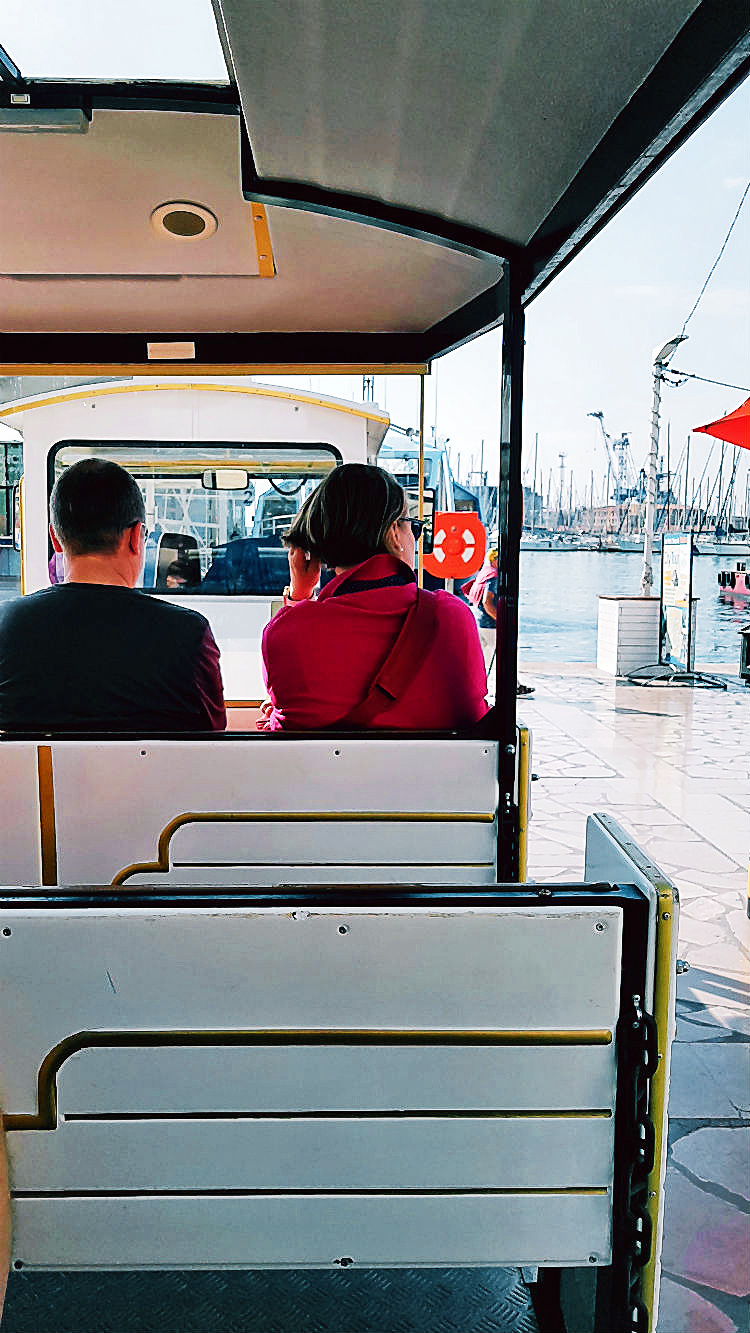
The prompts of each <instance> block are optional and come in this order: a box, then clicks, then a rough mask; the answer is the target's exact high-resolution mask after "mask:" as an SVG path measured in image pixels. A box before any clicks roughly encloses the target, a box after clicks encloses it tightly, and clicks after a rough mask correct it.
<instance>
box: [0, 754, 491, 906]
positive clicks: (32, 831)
mask: <svg viewBox="0 0 750 1333" xmlns="http://www.w3.org/2000/svg"><path fill="white" fill-rule="evenodd" d="M6 757H7V759H9V760H10V766H9V767H6V763H5V761H6ZM0 760H2V761H3V766H2V767H3V771H4V772H5V773H6V777H5V781H4V784H3V785H0V802H1V803H2V812H1V813H2V818H3V823H4V824H6V825H8V826H11V827H12V829H13V835H12V841H11V843H10V844H9V848H10V850H9V855H8V860H7V862H5V861H4V862H3V864H2V865H1V866H0V882H3V883H6V884H13V883H18V884H28V883H31V884H34V883H39V882H44V883H48V884H55V883H61V884H95V883H98V884H101V883H110V882H113V881H114V882H118V883H120V882H122V883H128V884H130V885H135V884H143V883H152V884H158V885H159V886H164V887H172V886H183V887H184V886H195V885H200V886H216V885H220V884H221V883H222V882H227V876H228V875H229V876H230V880H231V882H232V883H233V884H235V885H238V886H248V887H252V886H259V887H262V886H273V885H279V884H288V883H299V884H316V883H332V882H337V883H383V884H392V883H408V882H415V883H424V884H430V885H437V884H448V885H450V884H465V883H478V882H484V883H494V882H495V864H496V837H497V832H496V828H497V825H496V811H497V745H496V743H495V742H491V741H478V740H459V739H456V738H446V739H437V740H426V739H425V740H416V739H415V740H411V739H409V738H408V737H403V738H398V739H388V740H385V739H379V738H376V737H366V738H363V739H361V740H360V739H349V738H342V739H340V740H337V739H335V738H334V739H322V738H320V739H319V738H315V737H304V738H299V739H297V738H286V737H284V738H282V737H275V736H267V737H265V736H257V737H250V738H244V737H241V736H237V737H234V736H227V737H224V738H220V739H216V738H211V737H207V738H205V739H201V740H163V741H158V740H144V741H137V740H135V741H133V740H121V741H119V740H113V741H94V740H90V741H89V740H86V741H52V742H49V743H47V744H43V743H41V744H36V743H35V742H32V741H25V742H24V741H19V742H4V743H3V745H2V746H1V747H0ZM37 770H39V773H40V774H42V779H43V780H42V781H41V783H38V781H37ZM40 847H41V848H42V849H43V851H42V853H40V850H39V849H40ZM40 877H41V878H40Z"/></svg>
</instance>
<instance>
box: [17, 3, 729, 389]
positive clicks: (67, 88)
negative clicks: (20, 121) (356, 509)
mask: <svg viewBox="0 0 750 1333" xmlns="http://www.w3.org/2000/svg"><path fill="white" fill-rule="evenodd" d="M748 74H750V26H749V24H748V9H747V5H746V0H701V3H700V4H699V5H698V8H697V9H696V10H695V12H694V13H693V15H692V16H691V18H690V19H689V20H688V22H687V23H686V24H685V25H684V27H683V28H682V30H681V31H680V32H679V33H678V35H677V37H676V38H675V40H674V41H673V43H672V44H671V46H670V47H669V49H668V50H667V51H666V52H665V54H664V56H663V57H662V59H661V60H660V61H659V62H658V64H657V65H656V66H655V68H654V69H653V70H652V72H651V74H650V75H649V76H648V78H647V79H646V80H645V81H644V83H643V84H642V85H641V87H640V88H639V89H638V90H637V91H636V93H635V94H634V96H633V97H632V98H631V100H630V102H629V103H628V104H627V106H626V107H625V108H624V109H623V111H622V112H621V113H620V115H619V116H618V117H617V119H616V120H615V122H614V123H613V125H612V126H611V127H610V129H609V130H608V132H607V133H606V135H605V136H604V138H603V139H602V140H601V142H600V143H599V144H598V146H597V148H596V149H595V150H594V152H593V153H592V154H591V156H590V157H589V159H588V160H587V161H586V162H585V163H584V165H583V166H582V168H581V170H580V171H579V172H578V174H577V175H576V177H575V179H574V180H573V181H572V182H571V184H570V186H569V187H568V189H567V190H566V191H565V193H564V194H563V195H562V197H561V198H560V199H559V200H558V202H557V204H556V205H555V207H554V208H553V210H552V211H551V213H550V214H549V215H548V216H547V218H546V219H545V220H544V222H543V223H542V224H541V226H540V227H539V228H538V230H537V232H536V233H535V234H534V236H532V237H531V239H530V240H529V242H528V244H527V245H525V246H519V245H517V244H514V243H513V242H511V241H509V240H508V239H507V238H504V237H501V236H497V235H494V234H492V233H489V232H486V231H483V230H482V229H479V228H474V227H470V226H466V225H464V224H461V223H456V222H453V221H451V220H450V219H447V218H442V217H437V216H435V215H433V214H425V213H421V212H420V211H419V210H417V209H409V208H401V207H396V206H394V205H390V204H388V203H385V202H383V201H382V200H377V199H372V198H368V197H363V196H359V195H352V194H343V193H338V192H336V191H332V190H327V189H321V188H319V187H317V186H314V185H309V184H303V183H300V182H295V181H285V180H271V179H267V178H263V177H261V176H259V175H258V172H257V169H256V166H255V161H254V158H253V153H252V144H251V140H250V139H249V137H248V134H247V132H246V130H245V127H244V124H242V118H241V110H240V98H239V93H238V90H237V88H236V87H234V86H233V85H232V84H227V85H211V84H185V83H181V84H178V83H171V82H163V83H161V82H154V81H151V82H139V81H133V82H113V83H72V82H64V81H45V80H25V79H24V78H23V75H22V74H21V72H20V70H19V69H18V68H17V66H16V65H15V64H14V62H13V60H12V58H11V57H10V56H9V55H8V54H7V53H6V52H5V51H3V50H2V48H0V107H3V106H10V105H12V102H11V99H14V101H15V99H16V98H17V97H18V94H19V92H22V93H23V94H27V95H28V96H29V99H30V105H32V106H35V107H40V108H41V107H62V106H75V107H80V108H81V109H82V110H84V112H86V113H87V114H89V115H90V114H91V113H92V112H93V111H94V110H96V109H97V108H100V109H118V110H119V109H127V108H132V109H134V110H135V109H141V110H164V111H172V112H175V111H184V112H207V113H208V112H210V113H212V114H223V115H237V116H239V117H240V122H241V155H242V163H241V165H242V186H243V193H244V195H245V197H246V198H247V199H248V200H253V201H256V202H261V203H265V204H269V205H273V206H287V207H293V208H303V209H307V210H308V211H315V212H320V213H323V214H327V215H329V216H333V217H339V218H341V217H344V218H351V219H357V220H359V221H361V222H364V223H366V224H367V225H370V226H379V227H383V228H386V229H389V230H394V231H398V232H401V233H404V234H407V235H412V236H417V237H420V238H421V239H424V240H429V241H431V242H435V243H437V244H441V245H445V246H448V247H450V248H453V249H456V250H461V251H463V252H465V253H470V254H475V255H479V256H483V257H491V258H494V259H496V260H497V259H503V260H508V261H510V264H512V265H513V267H514V269H515V272H516V274H520V275H521V288H522V301H523V304H524V305H526V304H528V302H529V301H530V300H531V299H532V298H533V297H534V296H535V295H537V294H538V293H539V292H540V291H541V290H543V288H544V287H545V286H546V285H547V284H548V283H549V282H550V281H551V280H552V278H553V277H555V276H556V274H557V273H559V272H560V271H561V270H562V268H564V267H565V265H567V264H568V263H569V262H570V260H571V259H572V258H573V257H574V256H575V255H576V254H577V253H578V252H579V251H580V250H581V249H582V248H583V246H584V245H585V244H586V243H587V242H588V241H589V240H590V239H591V238H592V237H593V236H594V235H595V234H596V233H597V232H598V231H600V230H601V229H602V227H604V226H605V225H606V223H607V222H608V221H609V220H610V219H611V218H612V217H613V216H614V215H615V213H616V212H618V211H619V209H620V208H622V207H623V206H624V204H625V203H627V201H628V200H629V199H630V198H631V197H632V195H633V194H634V193H635V192H636V190H637V189H639V188H640V186H641V185H642V184H643V183H644V182H645V181H646V180H647V179H648V178H649V177H650V176H651V175H653V173H654V172H655V171H656V170H657V169H658V168H659V167H660V166H661V165H662V163H663V162H664V161H665V160H666V159H667V157H669V156H670V155H671V153H672V152H674V151H675V149H676V148H678V147H679V146H680V144H681V143H683V142H684V141H685V140H686V139H687V138H688V137H689V135H690V134H691V133H692V132H693V131H694V130H695V129H696V128H697V126H698V125H699V124H700V123H701V122H702V121H703V120H704V119H706V117H707V116H709V115H710V114H711V112H712V111H714V110H715V108H716V107H717V106H718V105H719V104H720V102H721V101H723V99H724V98H725V97H727V96H728V95H729V93H731V92H732V91H733V90H734V88H736V87H737V86H738V85H739V84H740V83H741V82H742V80H743V79H744V78H746V77H747V75H748ZM686 88H688V89H692V92H691V93H690V95H689V97H688V98H687V100H686V98H685V90H686ZM507 270H508V265H506V266H505V271H504V273H503V276H502V277H501V278H500V280H499V282H498V283H497V284H496V285H495V286H493V287H491V288H490V289H488V290H487V291H485V292H484V293H482V294H481V295H480V296H478V297H475V298H474V299H473V300H471V301H469V302H467V304H466V305H464V306H462V307H461V308H459V309H457V310H455V311H453V312H452V313H451V314H450V315H448V316H447V317H446V318H444V319H442V320H441V321H439V322H438V323H437V324H435V325H433V326H432V327H431V328H428V329H426V330H424V331H423V332H421V333H403V332H398V331H393V332H385V333H368V332H367V331H357V330H354V331H351V332H342V333H336V332H328V333H264V332H258V333H251V334H248V333H238V332H233V331H226V332H224V333H211V334H200V333H194V332H191V331H190V330H189V329H176V330H175V331H174V332H173V333H172V334H165V333H158V334H156V333H153V334H151V333H141V334H106V333H97V334H87V333H77V334H75V333H52V334H31V333H29V334H17V333H14V334H4V333H0V362H2V363H4V364H6V365H17V366H20V365H22V366H23V367H24V369H26V370H28V371H32V370H33V369H34V368H35V367H36V366H39V367H41V366H47V365H50V364H55V365H63V364H65V365H74V364H77V365H82V364H86V365H87V366H95V365H97V364H98V365H102V366H104V365H106V366H108V367H115V366H118V365H119V366H125V365H127V366H129V367H132V366H137V367H148V368H149V369H156V368H157V367H161V369H162V370H163V363H158V362H157V363H155V362H154V361H153V360H150V359H149V357H148V353H147V349H146V343H147V342H153V341H156V342H165V341H169V340H171V339H174V340H180V341H185V340H189V341H192V342H194V344H195V358H194V359H193V358H191V360H190V361H189V362H188V363H182V364H183V365H184V364H189V365H194V366H196V367H198V366H199V365H201V364H202V365H204V366H216V367H219V366H228V365H232V366H235V367H236V366H240V365H247V366H248V367H249V366H252V365H260V364H262V365H269V364H272V363H273V364H278V365H280V366H281V365H283V366H285V367H291V366H292V365H293V364H294V363H297V364H300V365H309V364H316V365H318V366H321V367H322V366H324V365H326V364H331V365H337V366H342V365H351V366H355V365H356V366H357V367H358V368H362V369H364V368H367V367H370V366H372V367H380V366H386V365H388V364H414V365H416V364H421V363H424V364H427V363H429V362H430V361H431V360H432V359H433V358H435V357H438V356H442V355H444V354H445V353H447V352H449V351H451V350H453V349H454V348H455V347H458V346H460V345H461V344H463V343H465V342H468V341H470V340H471V339H472V338H474V337H477V336H478V335H479V334H480V333H484V332H487V331H488V330H489V329H492V328H496V327H497V326H498V325H499V324H501V323H502V318H503V306H504V301H505V296H504V287H505V283H506V278H507ZM169 364H170V366H171V367H172V369H175V366H176V364H177V365H179V364H180V363H179V362H178V363H175V362H170V363H169Z"/></svg>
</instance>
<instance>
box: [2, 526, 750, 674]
mask: <svg viewBox="0 0 750 1333" xmlns="http://www.w3.org/2000/svg"><path fill="white" fill-rule="evenodd" d="M734 563H735V561H734V559H733V558H729V557H727V556H711V555H701V556H696V557H695V559H694V561H693V596H694V597H697V598H699V602H698V624H697V635H696V639H697V642H696V653H695V661H696V663H700V664H701V665H713V666H715V667H719V666H722V667H724V668H727V667H729V668H731V667H735V668H736V667H737V665H738V663H739V656H740V637H739V633H738V631H739V629H740V626H742V625H747V624H748V623H750V597H746V598H744V599H741V598H739V597H738V598H735V599H731V598H729V597H726V598H722V597H719V595H718V594H719V586H718V583H717V577H716V576H717V574H718V572H719V570H720V569H729V568H731V567H732V566H733V565H734ZM747 563H748V566H749V567H750V560H748V562H747ZM642 565H643V556H642V555H640V554H638V553H637V552H608V551H522V552H521V603H520V613H519V627H518V652H519V656H520V657H521V658H524V659H526V660H527V661H535V662H595V661H596V634H597V616H598V611H599V600H598V599H599V594H600V593H602V594H606V595H610V596H633V597H635V596H637V595H638V594H639V592H640V584H641V568H642ZM659 578H660V556H659V555H657V556H656V557H655V559H654V580H655V584H654V586H655V587H656V588H657V589H658V580H659ZM18 592H19V587H18V583H17V582H16V581H15V580H10V579H8V580H0V600H2V599H3V598H5V597H16V596H18Z"/></svg>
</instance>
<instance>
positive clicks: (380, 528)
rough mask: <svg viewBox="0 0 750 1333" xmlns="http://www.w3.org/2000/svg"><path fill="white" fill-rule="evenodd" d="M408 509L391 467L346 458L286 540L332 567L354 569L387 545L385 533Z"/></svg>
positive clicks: (308, 504) (304, 508)
mask: <svg viewBox="0 0 750 1333" xmlns="http://www.w3.org/2000/svg"><path fill="white" fill-rule="evenodd" d="M403 512H404V492H403V490H402V488H401V487H400V486H399V484H398V482H397V481H396V479H395V477H392V476H391V474H390V472H384V471H383V469H382V468H380V467H371V466H369V465H368V464H366V463H345V464H344V466H343V467H336V468H334V469H333V471H332V472H329V473H328V476H327V477H326V479H325V481H322V482H321V483H320V485H319V486H318V487H317V489H316V490H314V491H313V493H312V495H310V496H308V498H307V500H305V503H304V504H303V506H302V508H301V509H300V511H299V513H298V515H297V517H296V519H295V520H294V523H293V524H292V526H291V528H290V529H289V531H288V533H287V534H286V536H285V538H284V541H285V543H286V545H287V546H298V547H300V548H301V549H302V550H303V551H309V553H310V555H312V556H317V557H318V558H319V559H320V560H322V562H323V564H325V565H328V566H329V568H330V569H348V568H350V567H351V566H352V565H359V564H361V563H362V561H363V560H369V558H370V556H371V555H377V553H378V552H379V551H384V550H385V549H386V548H385V545H384V537H385V534H386V532H387V531H388V529H389V527H390V526H391V523H393V521H394V519H397V518H400V517H401V515H402V514H403Z"/></svg>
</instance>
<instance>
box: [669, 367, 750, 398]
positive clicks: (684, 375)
mask: <svg viewBox="0 0 750 1333" xmlns="http://www.w3.org/2000/svg"><path fill="white" fill-rule="evenodd" d="M664 373H665V374H666V375H678V376H679V378H680V379H681V380H702V381H703V383H704V384H718V386H719V388H720V389H736V390H737V392H738V393H750V389H748V387H747V385H746V384H727V382H726V380H711V379H709V378H708V376H707V375H693V374H691V372H690V371H689V370H673V368H672V367H671V366H665V368H664ZM677 387H679V386H677Z"/></svg>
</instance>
